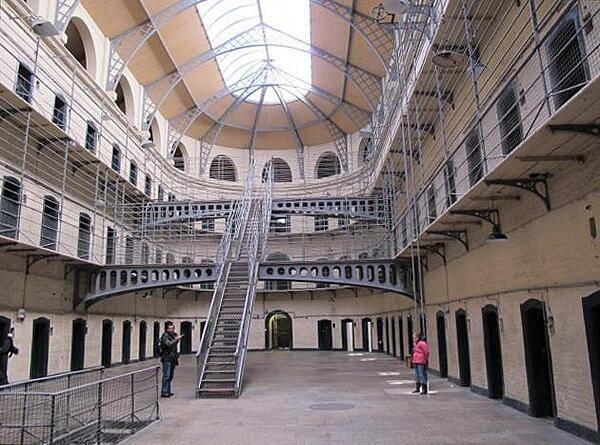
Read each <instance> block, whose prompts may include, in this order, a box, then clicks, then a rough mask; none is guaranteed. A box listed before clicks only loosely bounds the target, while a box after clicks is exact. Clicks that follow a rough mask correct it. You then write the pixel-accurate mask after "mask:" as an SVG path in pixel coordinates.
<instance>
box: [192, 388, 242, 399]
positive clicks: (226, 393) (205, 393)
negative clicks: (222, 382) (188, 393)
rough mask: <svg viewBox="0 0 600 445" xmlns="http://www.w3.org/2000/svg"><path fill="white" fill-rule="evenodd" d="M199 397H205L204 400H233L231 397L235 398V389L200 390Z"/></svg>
mask: <svg viewBox="0 0 600 445" xmlns="http://www.w3.org/2000/svg"><path fill="white" fill-rule="evenodd" d="M198 397H203V398H231V397H235V389H225V388H223V389H216V388H213V389H210V388H200V389H199V390H198Z"/></svg>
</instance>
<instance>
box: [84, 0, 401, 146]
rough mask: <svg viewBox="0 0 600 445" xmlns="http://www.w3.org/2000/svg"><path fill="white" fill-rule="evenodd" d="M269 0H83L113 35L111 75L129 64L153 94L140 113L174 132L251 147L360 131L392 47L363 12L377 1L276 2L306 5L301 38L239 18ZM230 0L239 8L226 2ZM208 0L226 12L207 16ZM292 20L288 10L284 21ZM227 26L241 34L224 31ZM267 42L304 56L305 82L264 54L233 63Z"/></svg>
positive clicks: (305, 141)
mask: <svg viewBox="0 0 600 445" xmlns="http://www.w3.org/2000/svg"><path fill="white" fill-rule="evenodd" d="M267 1H271V2H272V1H273V0H204V1H202V0H83V1H82V3H83V5H84V7H85V8H86V10H87V11H88V12H89V13H90V14H91V15H92V17H93V19H94V20H95V21H96V23H97V24H98V25H99V27H100V28H101V30H102V31H103V33H104V34H105V35H106V36H107V37H108V38H110V39H111V43H112V46H113V48H114V50H115V53H114V54H113V55H112V56H113V57H112V60H113V62H112V66H111V68H112V71H111V78H112V79H113V80H114V79H116V78H117V77H116V76H117V75H118V74H119V73H120V72H121V71H122V68H123V67H124V66H127V67H128V68H129V69H130V70H131V72H132V73H133V75H134V76H135V77H136V79H137V80H138V81H139V82H140V83H141V84H142V85H144V86H145V91H146V94H147V97H148V98H149V99H150V101H151V102H150V101H148V103H147V105H146V107H145V116H146V118H151V117H152V113H153V112H154V111H155V108H158V110H159V111H160V112H161V113H162V114H163V115H164V116H165V117H166V118H167V119H169V121H170V123H171V128H173V129H175V130H176V131H179V132H181V133H185V134H187V135H189V136H191V137H193V138H198V139H202V138H204V140H207V139H211V140H210V143H216V144H218V145H224V146H231V147H241V148H247V147H249V146H250V145H251V144H252V143H253V142H252V141H253V140H254V145H255V147H256V148H257V149H261V148H262V149H287V148H297V146H298V145H304V146H309V145H317V144H321V143H325V142H328V141H332V140H335V139H337V138H339V137H340V134H344V133H352V132H355V131H358V130H359V129H360V128H362V127H363V126H364V125H365V124H366V123H367V122H368V121H369V119H370V115H371V113H372V112H373V109H374V107H375V105H376V104H377V102H378V100H379V96H380V94H381V78H382V77H384V76H385V74H386V65H387V63H388V61H389V59H390V57H391V52H392V48H393V41H392V37H391V34H390V33H389V31H387V30H386V29H384V28H381V27H379V26H378V25H376V24H375V22H374V21H373V20H372V19H371V17H370V14H371V10H372V8H373V7H374V6H375V5H376V4H377V3H379V1H378V0H285V1H284V0H276V1H277V2H278V3H280V4H281V7H282V8H285V4H286V3H287V2H297V1H298V2H303V1H307V2H308V3H309V4H308V8H309V13H310V33H309V34H310V38H309V39H307V40H309V41H305V40H303V39H298V38H297V37H296V36H294V35H293V33H292V32H290V31H289V29H288V28H289V27H288V26H286V25H285V23H284V24H280V25H278V26H273V23H270V22H269V21H267V20H264V19H263V17H262V16H260V17H259V18H258V19H256V18H255V19H254V20H250V19H248V20H246V21H247V24H245V23H241V24H240V23H237V22H236V18H237V19H238V20H237V21H239V17H240V14H241V11H242V8H241V7H239V6H240V5H241V4H247V5H246V6H247V7H248V8H249V7H251V6H252V7H255V6H253V5H251V3H253V2H257V4H258V5H259V7H260V6H262V5H261V2H267ZM198 3H202V4H201V5H200V7H199V8H198V7H197V4H198ZM236 3H240V5H238V9H237V10H236V8H227V7H224V6H223V5H224V4H227V5H235V4H236ZM242 6H243V5H242ZM211 8H221V9H222V10H223V11H225V13H223V14H218V15H215V14H213V17H212V18H211V19H210V22H209V20H208V19H209V12H207V11H210V9H211ZM213 10H214V9H213ZM215 17H216V18H215ZM203 19H204V20H203ZM295 19H296V20H297V18H295V17H294V16H293V15H290V16H289V21H290V23H293V22H294V20H295ZM215 22H218V23H217V24H216V25H215ZM214 26H217V27H219V28H221V29H223V30H227V29H229V30H230V32H229V35H227V37H228V38H227V39H220V40H219V39H218V38H215V35H214V32H212V35H211V30H210V27H214ZM232 27H237V28H236V31H237V30H239V31H240V32H236V33H233V32H231V29H233V28H232ZM223 32H227V31H223ZM211 37H212V39H211ZM213 43H215V45H213ZM267 46H269V47H277V48H287V49H288V50H289V52H291V53H293V52H297V53H298V54H301V55H305V54H308V57H309V58H310V62H311V65H312V70H311V74H310V77H311V78H310V80H309V81H308V82H307V81H303V80H302V79H300V78H299V76H298V73H295V72H291V71H292V70H290V69H286V68H282V67H281V66H278V64H277V63H273V61H272V60H269V57H270V56H267V57H266V58H265V59H264V60H258V62H256V63H254V64H250V63H248V64H247V65H243V64H240V63H239V62H235V60H236V59H237V58H241V59H243V58H244V57H246V56H247V54H249V53H251V52H253V51H259V50H260V48H262V50H264V48H266V47H267ZM224 60H225V62H224ZM228 60H229V64H230V66H231V65H232V64H233V66H234V68H235V70H236V71H237V75H236V76H234V77H235V79H236V80H235V82H233V81H231V80H230V78H231V76H230V75H229V74H228V73H227V72H225V71H227V69H226V68H225V70H224V67H226V62H227V61H228ZM236 64H237V65H236ZM241 66H243V67H244V72H243V73H242V74H240V72H239V70H240V69H241V68H240V67H241ZM230 71H231V70H230ZM228 78H229V80H228ZM110 86H111V85H109V87H110ZM113 87H114V86H113ZM265 97H267V98H270V99H271V100H263V99H264V98H265ZM273 99H275V100H273ZM150 103H152V104H151V105H148V104H150Z"/></svg>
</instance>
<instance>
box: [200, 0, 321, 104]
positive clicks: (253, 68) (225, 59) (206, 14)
mask: <svg viewBox="0 0 600 445" xmlns="http://www.w3.org/2000/svg"><path fill="white" fill-rule="evenodd" d="M309 3H310V2H309V0H284V1H282V0H207V1H205V2H201V3H199V4H198V12H199V13H200V17H201V18H202V23H203V24H204V27H205V29H206V33H207V35H208V38H209V40H210V44H211V46H212V48H213V49H216V48H218V47H220V46H221V45H223V46H224V47H227V48H228V49H232V50H231V51H229V52H226V53H224V54H221V55H220V56H218V57H217V62H218V64H219V69H220V70H221V73H222V75H223V79H224V80H225V84H226V85H227V87H228V88H229V89H231V91H232V93H233V94H234V95H235V96H243V97H245V99H246V100H248V101H254V102H258V101H260V98H261V94H262V89H261V88H259V87H258V86H256V85H258V84H273V83H283V84H285V85H284V86H282V87H281V88H278V87H275V88H273V87H268V88H266V90H265V97H264V103H270V104H274V103H279V101H280V99H279V97H278V94H279V96H280V97H281V100H283V101H286V102H289V101H292V100H295V99H297V98H298V97H299V96H303V95H305V94H306V93H307V92H308V90H307V86H309V85H311V83H312V66H311V57H310V54H309V52H307V50H308V48H309V46H310V4H309ZM234 40H235V41H236V42H237V43H236V44H235V47H236V48H237V47H240V46H247V48H244V49H235V50H233V49H234V47H233V46H231V48H229V46H230V44H229V43H228V42H232V41H234ZM276 45H284V46H285V47H283V46H276ZM294 48H298V49H300V51H299V50H297V49H294ZM283 79H287V81H286V80H283ZM240 84H243V85H240ZM253 85H255V86H254V87H253ZM276 89H277V91H276Z"/></svg>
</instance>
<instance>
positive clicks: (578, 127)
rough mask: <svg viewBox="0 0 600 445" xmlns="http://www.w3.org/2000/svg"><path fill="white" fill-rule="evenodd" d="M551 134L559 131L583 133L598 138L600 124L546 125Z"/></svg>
mask: <svg viewBox="0 0 600 445" xmlns="http://www.w3.org/2000/svg"><path fill="white" fill-rule="evenodd" d="M548 128H550V131H552V133H556V132H559V131H570V132H573V133H583V134H589V135H592V136H600V124H560V125H548Z"/></svg>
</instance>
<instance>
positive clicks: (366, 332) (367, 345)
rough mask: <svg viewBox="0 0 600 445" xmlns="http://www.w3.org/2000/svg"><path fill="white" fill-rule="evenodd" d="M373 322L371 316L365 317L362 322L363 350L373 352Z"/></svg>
mask: <svg viewBox="0 0 600 445" xmlns="http://www.w3.org/2000/svg"><path fill="white" fill-rule="evenodd" d="M371 326H372V322H371V319H370V318H363V319H362V322H361V329H362V344H363V351H367V352H371V351H372V350H373V340H372V338H371Z"/></svg>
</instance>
